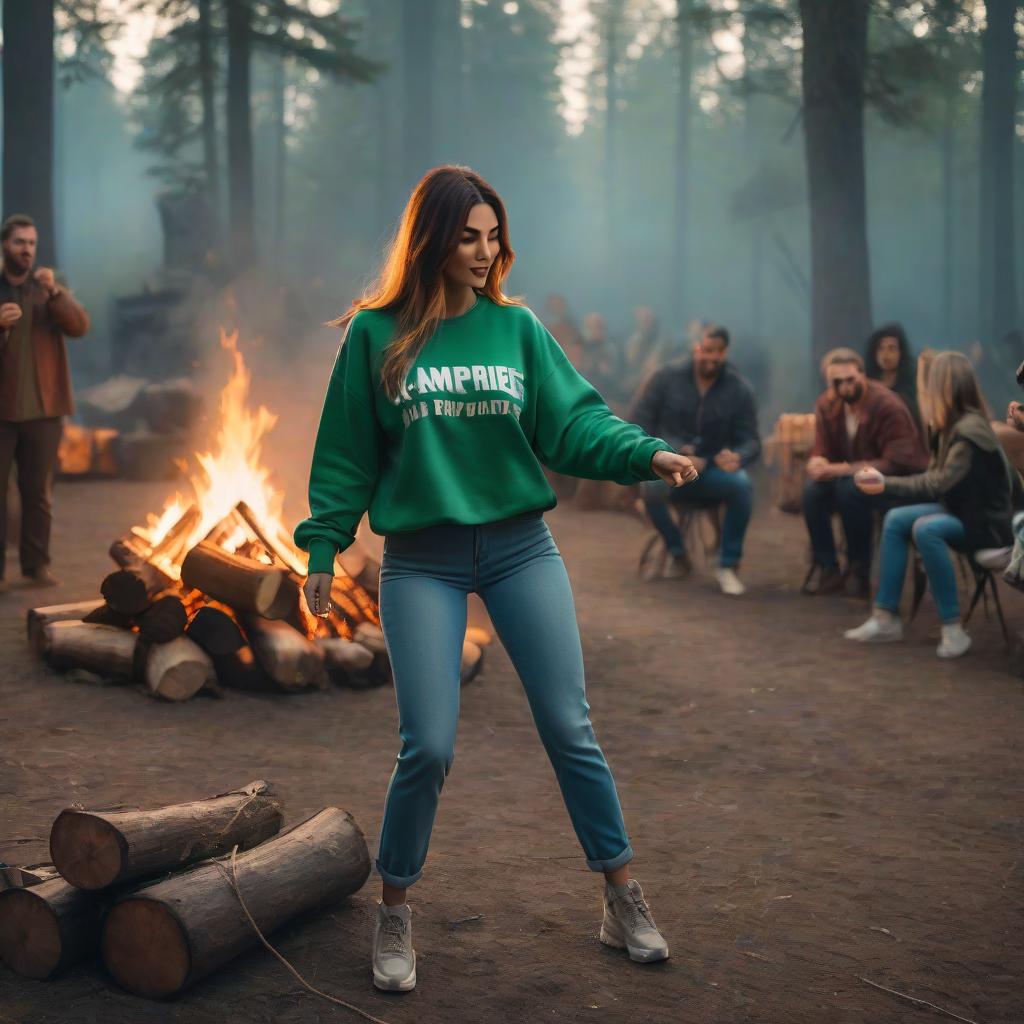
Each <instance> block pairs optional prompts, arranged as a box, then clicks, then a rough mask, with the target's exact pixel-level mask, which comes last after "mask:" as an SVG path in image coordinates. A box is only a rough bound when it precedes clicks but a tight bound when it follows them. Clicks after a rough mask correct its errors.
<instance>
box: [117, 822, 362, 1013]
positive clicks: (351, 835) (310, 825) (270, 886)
mask: <svg viewBox="0 0 1024 1024" xmlns="http://www.w3.org/2000/svg"><path fill="white" fill-rule="evenodd" d="M220 864H222V865H223V870H224V871H225V872H226V873H227V874H228V876H229V877H230V874H231V862H230V858H228V859H227V860H224V861H218V862H217V863H216V864H212V863H211V864H201V865H199V866H198V867H196V868H195V869H194V870H192V871H188V872H185V873H184V874H180V875H174V876H172V877H171V878H169V879H167V880H166V881H163V882H160V883H158V884H157V885H152V886H149V887H148V888H145V889H142V890H140V891H139V892H136V893H133V894H132V895H131V896H129V897H126V898H124V899H122V900H120V901H119V902H117V903H115V905H114V906H113V907H112V908H111V910H110V912H109V913H108V914H107V916H106V919H105V921H104V925H103V934H102V938H101V947H102V951H103V962H104V964H105V965H106V967H107V969H108V970H109V971H110V973H111V974H112V975H113V977H114V978H115V980H116V981H117V982H118V984H120V985H121V986H122V987H123V988H125V989H127V990H128V991H129V992H132V993H134V994H135V995H138V996H143V997H145V998H149V999H160V998H165V997H167V996H171V995H174V994H176V993H178V992H181V991H182V990H183V989H185V988H187V987H188V986H189V985H192V984H194V983H195V982H196V981H198V980H199V979H200V978H203V977H205V976H206V975H208V974H210V973H211V972H212V971H214V970H216V969H217V968H218V967H220V966H222V965H223V964H225V963H227V962H228V961H229V960H231V959H233V958H234V957H236V956H238V954H239V953H242V952H244V951H245V950H246V949H249V948H250V947H251V946H254V945H256V944H257V943H258V942H259V939H258V938H257V936H256V933H255V931H254V930H253V928H252V925H251V924H250V923H249V921H248V919H247V918H246V916H245V912H244V911H243V910H242V907H241V905H240V904H239V901H238V897H237V896H236V895H235V892H234V889H233V888H232V885H231V883H230V881H229V880H228V878H225V877H224V875H223V874H222V873H221V868H220V867H218V865H220ZM236 872H237V881H238V889H239V891H240V892H241V894H242V899H244V900H245V905H246V907H247V908H248V909H249V912H250V913H251V914H252V916H253V919H254V920H255V922H256V925H257V926H258V928H259V929H260V931H261V932H263V934H264V935H268V934H269V933H271V932H272V931H273V930H274V929H275V928H277V927H279V926H280V925H282V924H284V922H286V921H288V920H289V919H290V918H292V917H294V916H295V915H297V914H300V913H303V912H305V911H309V910H313V909H315V908H318V907H323V906H326V905H329V904H331V903H334V902H336V901H337V900H340V899H342V898H343V897H345V896H349V895H351V894H352V893H354V892H357V891H358V890H359V889H360V888H361V887H362V885H363V883H364V882H365V881H366V879H367V877H368V876H369V874H370V856H369V851H368V850H367V847H366V840H365V839H364V838H363V834H362V832H361V831H360V829H359V827H358V826H357V825H356V823H355V821H354V819H353V818H352V815H350V814H348V813H347V812H346V811H342V810H339V809H338V808H336V807H327V808H325V809H324V810H322V811H320V813H319V814H316V815H315V816H314V817H312V818H310V819H309V820H308V821H305V822H303V823H302V824H301V825H297V826H295V828H293V829H291V830H289V831H288V832H285V833H284V834H283V835H281V836H279V837H278V838H276V839H274V840H272V841H271V842H268V843H264V844H263V845H262V846H258V847H257V848H256V849H254V850H250V851H249V852H248V853H245V854H242V855H240V856H239V857H238V858H237V864H236Z"/></svg>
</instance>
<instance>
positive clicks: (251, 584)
mask: <svg viewBox="0 0 1024 1024" xmlns="http://www.w3.org/2000/svg"><path fill="white" fill-rule="evenodd" d="M181 580H182V583H184V584H185V585H186V586H187V587H191V588H193V589H195V590H201V591H202V592H203V593H204V594H206V595H208V596H209V597H212V598H213V599H214V600H215V601H221V602H223V603H224V604H226V605H228V606H229V607H231V608H233V609H235V611H238V612H252V613H254V614H256V615H263V616H266V617H267V618H281V617H283V616H284V615H287V614H288V613H289V612H290V611H291V609H292V607H293V604H294V600H296V598H295V595H294V593H293V591H294V590H295V583H294V582H293V581H292V580H291V579H290V577H289V574H288V573H287V572H286V571H285V570H283V569H278V568H275V567H274V566H270V565H265V564H264V563H263V562H257V561H255V560H254V559H251V558H243V557H242V556H241V555H233V554H231V553H230V552H228V551H225V550H224V549H223V548H221V547H219V546H218V545H216V544H214V543H212V542H210V541H205V540H204V541H200V542H199V543H198V544H197V545H196V546H195V547H194V548H192V550H191V551H190V552H189V553H188V554H187V555H186V556H185V560H184V561H183V562H182V563H181Z"/></svg>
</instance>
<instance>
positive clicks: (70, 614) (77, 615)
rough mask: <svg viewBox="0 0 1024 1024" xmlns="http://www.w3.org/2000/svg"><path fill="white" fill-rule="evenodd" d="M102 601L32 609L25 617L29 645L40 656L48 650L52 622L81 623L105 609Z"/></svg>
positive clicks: (76, 602)
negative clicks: (48, 634)
mask: <svg viewBox="0 0 1024 1024" xmlns="http://www.w3.org/2000/svg"><path fill="white" fill-rule="evenodd" d="M103 607H104V603H103V602H102V601H75V602H73V603H71V604H53V605H47V606H46V607H43V608H30V609H29V612H28V615H26V617H25V626H26V632H27V633H28V645H29V647H31V648H32V650H33V651H35V652H36V654H38V655H40V656H41V655H42V653H43V651H44V650H45V648H46V637H45V633H44V631H45V629H46V627H47V626H48V625H49V624H50V623H51V622H68V621H72V620H77V621H81V620H82V619H84V618H85V617H86V615H89V614H91V613H92V612H94V611H96V610H97V609H99V608H103Z"/></svg>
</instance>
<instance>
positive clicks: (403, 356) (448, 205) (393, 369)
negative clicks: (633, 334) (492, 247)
mask: <svg viewBox="0 0 1024 1024" xmlns="http://www.w3.org/2000/svg"><path fill="white" fill-rule="evenodd" d="M480 203H486V204H487V205H488V206H489V207H490V208H491V209H492V210H493V211H494V215H495V217H497V219H498V243H499V245H500V249H499V251H498V254H497V256H495V258H494V262H493V263H492V264H491V270H490V273H489V274H488V275H487V280H486V282H485V283H484V285H483V286H482V287H481V288H477V289H476V291H477V293H478V294H482V295H486V296H487V298H489V299H490V300H491V301H492V302H494V303H496V304H497V305H499V306H511V305H518V304H519V303H518V301H517V300H515V299H511V298H509V297H508V296H507V295H505V294H504V292H502V290H501V286H502V284H503V283H504V281H505V278H506V277H508V272H509V271H510V270H511V269H512V263H513V262H514V260H515V252H514V251H513V249H512V244H511V242H510V241H509V235H508V216H507V214H506V213H505V204H504V203H503V202H502V201H501V197H500V196H499V195H498V193H497V192H495V190H494V189H493V188H492V187H491V186H490V185H489V184H488V183H487V182H486V181H484V179H483V178H481V177H480V175H479V174H477V173H476V172H475V171H472V170H470V168H468V167H457V166H452V165H445V166H444V167H435V168H434V169H433V170H432V171H428V172H427V173H426V174H425V175H424V176H423V178H422V180H421V181H420V183H419V184H418V185H417V186H416V188H414V189H413V191H412V195H411V196H410V197H409V202H408V203H407V204H406V207H405V211H404V213H403V214H402V220H401V222H400V224H399V225H398V230H397V231H396V232H395V236H394V238H393V239H392V240H391V242H390V244H389V245H388V247H387V250H386V251H385V254H384V262H383V264H382V266H381V270H380V274H379V275H378V277H377V280H376V281H375V282H374V283H373V284H372V285H371V286H370V287H369V289H367V291H366V292H365V293H364V294H363V296H362V298H359V299H356V301H355V302H353V303H352V306H351V308H350V309H349V310H348V311H347V312H346V313H345V314H344V315H342V316H340V317H338V319H337V320H333V321H331V326H334V327H347V326H348V324H349V321H351V319H352V317H354V316H355V315H356V313H358V312H359V311H360V310H361V309H381V310H386V311H388V312H391V313H394V314H395V320H396V323H397V327H396V331H395V336H394V338H393V339H392V340H391V343H390V344H389V345H388V347H387V349H386V351H385V355H384V365H383V366H382V367H381V383H382V384H383V386H384V392H385V394H387V396H388V397H389V398H391V399H394V398H396V397H397V396H398V394H399V392H400V390H401V388H402V385H403V384H404V382H405V377H406V374H407V373H408V372H409V367H410V366H412V364H413V362H415V360H416V357H417V356H418V355H419V353H420V351H421V350H422V348H423V346H424V345H425V344H426V342H427V340H428V339H429V338H430V337H431V335H433V334H434V332H435V331H436V330H437V328H438V325H439V324H440V322H441V320H442V319H443V318H444V315H445V293H444V274H443V273H442V271H443V268H444V265H445V263H446V262H447V261H448V258H449V257H450V256H451V255H452V253H453V252H454V251H455V250H456V249H457V248H458V245H459V240H460V238H461V237H462V231H463V228H465V226H466V221H467V219H468V218H469V211H470V210H471V209H472V208H473V207H474V206H477V205H479V204H480Z"/></svg>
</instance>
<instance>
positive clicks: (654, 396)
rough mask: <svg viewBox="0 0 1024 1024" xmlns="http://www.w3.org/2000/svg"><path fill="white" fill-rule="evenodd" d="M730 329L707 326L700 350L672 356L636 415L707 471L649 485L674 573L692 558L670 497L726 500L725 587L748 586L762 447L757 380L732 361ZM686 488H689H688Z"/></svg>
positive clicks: (650, 507)
mask: <svg viewBox="0 0 1024 1024" xmlns="http://www.w3.org/2000/svg"><path fill="white" fill-rule="evenodd" d="M728 348H729V332H728V331H727V330H726V329H725V328H724V327H715V326H709V327H707V328H705V330H704V333H703V336H702V337H701V339H700V341H699V342H698V343H697V344H696V345H695V346H694V350H693V357H692V358H686V359H684V360H681V361H676V362H671V363H669V364H668V365H667V366H663V367H662V368H661V369H660V370H658V371H656V372H655V373H654V374H653V375H652V376H651V378H650V379H649V380H648V381H647V383H646V385H645V386H644V388H643V390H642V391H641V392H640V395H639V397H638V398H637V401H636V404H635V406H634V408H633V415H632V419H633V421H634V422H635V423H638V424H639V425H640V426H641V427H643V428H644V430H646V431H647V432H648V433H649V434H651V435H652V436H654V437H663V438H664V439H665V440H666V441H668V442H669V444H673V445H675V446H676V448H677V449H678V450H679V451H680V452H681V453H683V454H685V455H689V456H690V458H691V459H692V460H693V464H694V465H695V466H696V467H697V471H698V472H699V473H700V477H699V478H698V479H697V480H696V481H694V482H693V483H691V484H687V485H686V487H685V488H683V487H680V488H677V489H675V490H672V489H671V488H669V487H668V485H667V484H665V483H664V482H663V481H661V480H655V481H651V482H649V483H645V484H642V485H641V486H642V489H643V496H644V505H645V506H646V508H647V514H648V515H649V516H650V517H651V522H652V523H654V525H655V527H656V528H657V530H658V532H659V533H660V534H661V536H662V538H663V539H664V541H665V545H666V546H667V548H668V550H669V553H670V555H671V557H672V560H671V563H670V564H669V569H668V573H667V575H670V576H675V577H681V576H685V575H687V573H688V572H689V571H690V562H689V559H688V558H687V556H686V549H685V547H684V543H683V537H682V535H681V534H680V532H679V527H678V526H677V525H676V522H675V520H674V519H673V518H672V515H671V513H670V511H669V507H668V502H669V501H680V502H693V501H698V502H699V501H711V502H724V503H725V523H724V524H723V527H722V549H721V557H720V566H719V568H718V570H717V571H716V573H715V575H716V577H717V579H718V585H719V586H720V587H721V588H722V592H723V593H725V594H732V595H739V594H742V593H744V591H745V590H746V588H745V587H744V586H743V584H742V583H741V582H740V580H739V577H738V576H737V575H736V567H737V566H738V565H739V562H740V558H741V556H742V554H743V538H744V536H745V534H746V532H747V524H748V523H749V522H750V513H751V509H752V508H753V503H754V495H753V488H752V487H751V484H750V478H749V477H748V476H747V474H746V472H745V471H744V468H743V467H744V466H746V465H748V464H749V463H751V462H753V461H754V460H755V459H756V458H757V457H758V455H760V453H761V439H760V436H759V435H758V430H757V412H756V410H755V408H754V395H753V392H752V391H751V389H750V385H749V384H747V382H746V381H745V380H744V379H743V378H742V377H741V376H740V375H739V373H737V372H736V371H735V370H734V369H733V368H732V367H731V366H729V365H728V364H727V363H726V355H727V353H728ZM684 492H685V493H684Z"/></svg>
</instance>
